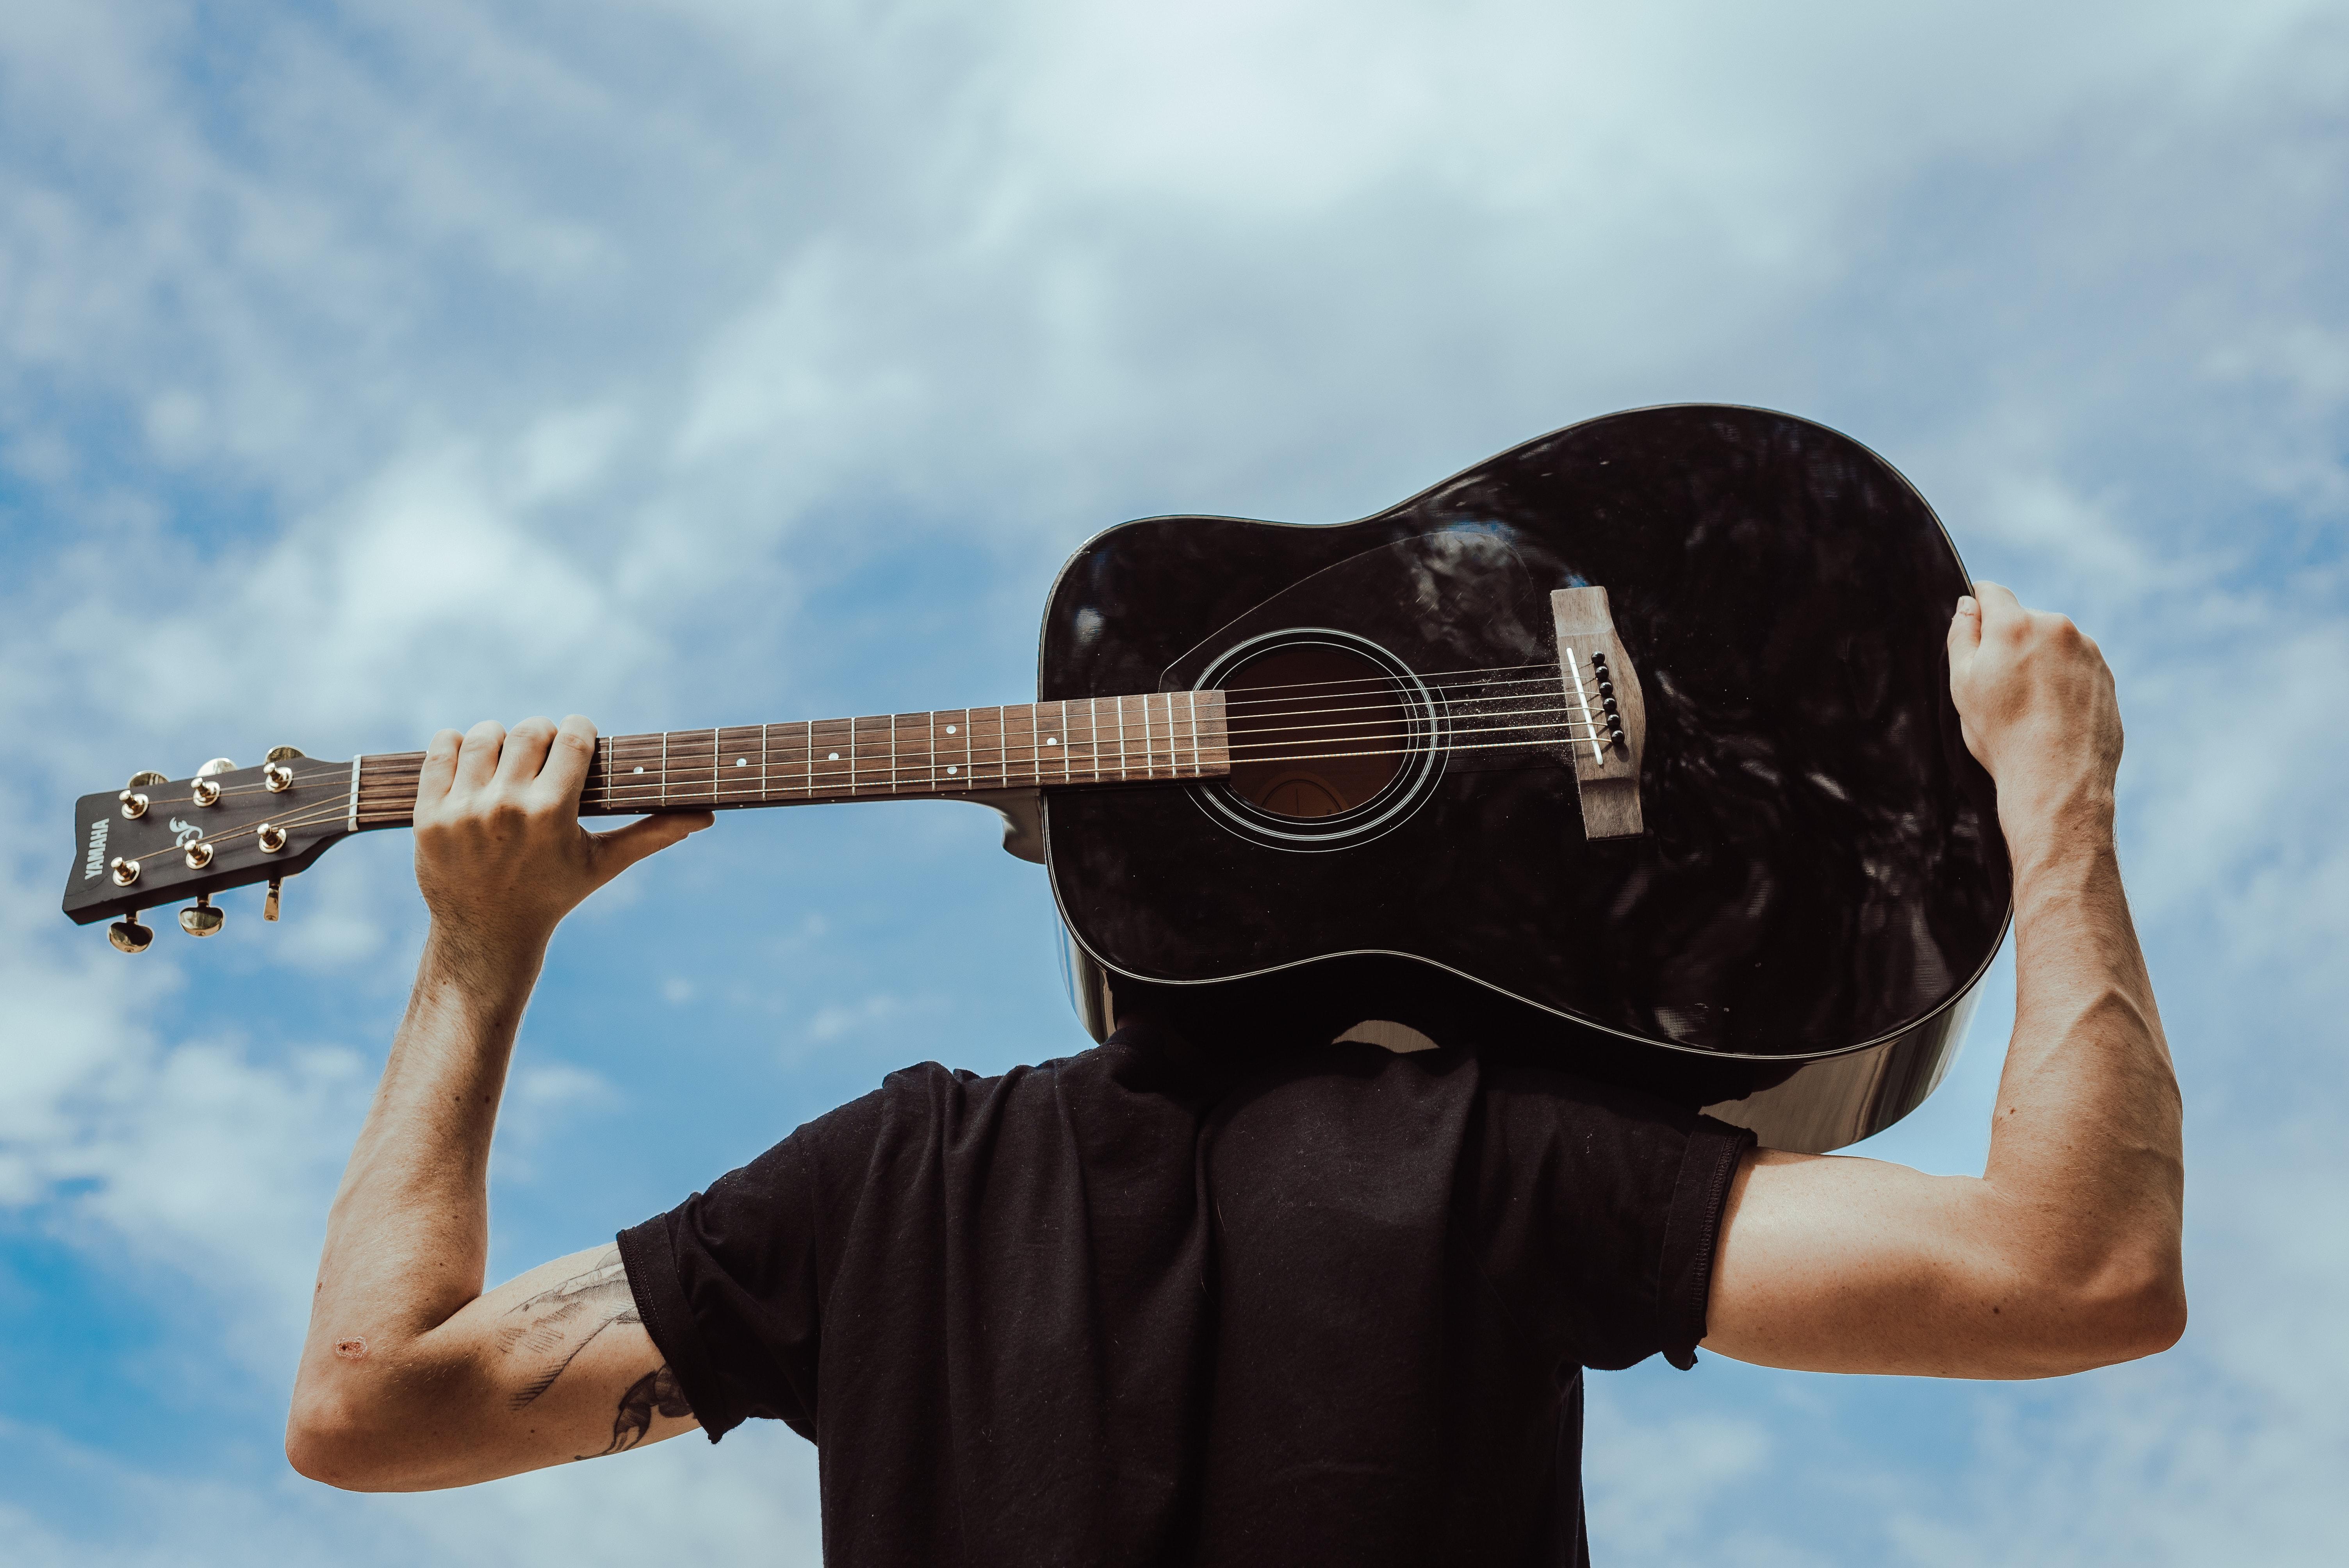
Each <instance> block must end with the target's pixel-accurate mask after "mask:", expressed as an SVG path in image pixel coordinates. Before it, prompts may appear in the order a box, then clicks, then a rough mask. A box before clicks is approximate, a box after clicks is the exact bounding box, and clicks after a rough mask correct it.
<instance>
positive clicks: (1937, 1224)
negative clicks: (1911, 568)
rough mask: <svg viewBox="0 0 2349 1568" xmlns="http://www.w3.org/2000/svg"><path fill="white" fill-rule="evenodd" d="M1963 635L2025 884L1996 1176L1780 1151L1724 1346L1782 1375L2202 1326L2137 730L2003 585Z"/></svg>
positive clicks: (2004, 1365)
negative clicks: (2181, 1247)
mask: <svg viewBox="0 0 2349 1568" xmlns="http://www.w3.org/2000/svg"><path fill="white" fill-rule="evenodd" d="M1980 595H1981V597H1980V601H1979V603H1976V602H1975V601H1972V600H1968V601H1964V602H1962V603H1961V605H1960V607H1959V612H1958V614H1957V616H1956V618H1955V620H1954V621H1953V623H1952V624H1951V632H1950V655H1951V693H1952V695H1953V696H1954V697H1955V698H1956V701H1957V705H1958V712H1959V715H1960V716H1961V718H1962V719H1963V720H1964V723H1965V734H1966V744H1967V745H1968V747H1969V748H1971V749H1972V751H1973V753H1974V755H1975V756H1976V757H1977V758H1980V759H1981V760H1982V764H1983V766H1984V767H1986V768H1988V769H1990V771H1991V774H1992V777H1993V778H1994V779H1996V780H1997V783H1998V809H1999V822H2000V826H2001V827H2002V829H2003V830H2004V831H2005V834H2006V841H2007V849H2008V852H2009V854H2010V856H2011V857H2012V860H2013V867H2014V956H2015V1014H2014V1035H2013V1039H2012V1040H2011V1041H2010V1042H2009V1043H2008V1046H2007V1054H2006V1068H2005V1071H2004V1073H2003V1075H2002V1078H2001V1079H2000V1083H1999V1096H1998V1105H1997V1109H1996V1112H1995V1119H1994V1121H1993V1123H1992V1129H1991V1143H1990V1158H1989V1162H1988V1165H1987V1167H1986V1168H1985V1170H1984V1171H1983V1173H1982V1175H1981V1176H1980V1177H1978V1178H1968V1177H1937V1176H1926V1175H1922V1174H1920V1173H1919V1172H1917V1171H1911V1170H1909V1169H1907V1168H1906V1167H1904V1166H1899V1165H1890V1164H1886V1163H1884V1162H1881V1161H1872V1160H1860V1159H1850V1158H1837V1157H1830V1156H1816V1155H1801V1154H1785V1153H1780V1152H1776V1151H1774V1150H1763V1151H1761V1152H1760V1153H1758V1154H1757V1155H1755V1156H1754V1157H1752V1158H1751V1159H1749V1160H1748V1161H1746V1164H1745V1166H1744V1169H1743V1170H1742V1171H1740V1172H1739V1174H1738V1178H1737V1181H1736V1184H1735V1185H1734V1187H1733V1189H1732V1191H1731V1195H1730V1208H1729V1212H1728V1216H1727V1219H1726V1221H1725V1223H1724V1229H1723V1235H1722V1241H1721V1250H1720V1253H1719V1256H1718V1258H1717V1260H1716V1262H1715V1265H1714V1272H1713V1294H1712V1296H1711V1304H1710V1308H1709V1311H1708V1318H1707V1323H1708V1332H1707V1334H1706V1337H1705V1341H1704V1343H1705V1345H1706V1346H1708V1347H1710V1348H1712V1349H1714V1350H1717V1351H1719V1352H1721V1353H1722V1354H1723V1355H1725V1356H1731V1357H1736V1358H1738V1359H1739V1360H1743V1361H1754V1362H1760V1363H1762V1364H1764V1365H1766V1366H1772V1367H1801V1368H1806V1369H1809V1370H1814V1371H1823V1372H1887V1373H1909V1374H1918V1375H1924V1376H1931V1377H2049V1376H2054V1375H2056V1374H2060V1373H2065V1372H2076V1371H2080V1370H2083V1369H2085V1368H2086V1367H2097V1366H2103V1365H2106V1364H2107V1363H2110V1362H2114V1361H2125V1360H2128V1359H2130V1358H2132V1357H2139V1356H2147V1355H2151V1354H2153V1353H2154V1352H2156V1351H2159V1350H2163V1349H2167V1348H2168V1346H2170V1345H2172V1344H2174V1343H2176V1341H2177V1339H2178V1336H2179V1335H2180V1334H2181V1333H2183V1332H2184V1331H2185V1326H2186V1291H2185V1283H2184V1275H2183V1272H2182V1269H2181V1266H2180V1263H2179V1256H2178V1239H2179V1228H2180V1224H2181V1220H2182V1208H2183V1203H2184V1192H2185V1159H2184V1153H2183V1150H2182V1146H2181V1143H2180V1137H2179V1104H2178V1085H2177V1080H2176V1078H2174V1077H2173V1076H2172V1074H2171V1071H2170V1063H2169V1051H2168V1045H2167V1043H2166V1042H2165V1041H2164V1039H2163V1037H2162V1032H2161V1019H2160V1016H2159V1014H2158V1012H2157V1011H2156V1010H2155V1007H2154V1000H2153V985H2152V981H2151V979H2150V977H2149V976H2148V975H2147V972H2146V966H2145V960H2144V958H2143V956H2142V955H2141V954H2139V952H2138V950H2137V933H2136V930H2135V928H2134V927H2133V926H2132V925H2131V923H2130V921H2129V913H2128V904H2127V900H2126V898H2125V897H2124V896H2123V894H2122V891H2121V878H2120V867H2119V863H2118V861H2117V860H2116V858H2115V855H2114V851H2113V776H2114V772H2115V770H2116V768H2117V766H2118V764H2119V760H2120V750H2121V727H2120V715H2119V709H2118V707H2117V705H2116V701H2115V698H2114V695H2113V685H2112V676H2111V674H2110V673H2109V672H2108V671H2107V670H2106V667H2105V663H2104V659H2103V657H2102V655H2100V654H2099V653H2098V652H2097V651H2096V647H2095V644H2094V643H2092V642H2090V641H2089V640H2088V639H2087V638H2086V637H2085V636H2083V635H2082V634H2080V633H2079V631H2078V630H2077V629H2076V628H2075V627H2074V626H2073V624H2072V623H2071V622H2070V621H2068V620H2066V619H2064V617H2063V616H2060V615H2049V614H2033V612H2031V611H2028V610H2025V609H2024V608H2023V606H2022V605H2021V604H2020V603H2017V602H2016V600H2015V597H2014V595H2013V594H2012V593H2008V592H2007V591H2006V590H2005V589H2003V588H2001V587H1999V586H1998V585H1996V584H1995V583H1983V584H1982V585H1981V586H1980Z"/></svg>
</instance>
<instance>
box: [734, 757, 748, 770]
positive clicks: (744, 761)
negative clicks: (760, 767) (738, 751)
mask: <svg viewBox="0 0 2349 1568" xmlns="http://www.w3.org/2000/svg"><path fill="white" fill-rule="evenodd" d="M734 766H735V767H737V768H748V767H750V758H747V757H738V758H735V759H734Z"/></svg>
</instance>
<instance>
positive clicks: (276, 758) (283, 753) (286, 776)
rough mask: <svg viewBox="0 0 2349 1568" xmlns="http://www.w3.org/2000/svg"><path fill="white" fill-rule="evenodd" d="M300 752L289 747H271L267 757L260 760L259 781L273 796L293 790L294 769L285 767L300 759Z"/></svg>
mask: <svg viewBox="0 0 2349 1568" xmlns="http://www.w3.org/2000/svg"><path fill="white" fill-rule="evenodd" d="M301 755H302V753H301V751H300V750H299V749H298V748H295V747H291V746H273V747H271V748H269V755H268V756H266V757H264V758H262V759H261V762H262V768H261V781H262V783H264V784H265V785H267V786H268V788H269V792H270V793H271V794H273V795H283V794H284V793H285V791H286V790H288V789H292V788H294V769H292V768H291V767H289V766H287V765H288V764H289V763H292V762H295V761H296V760H298V759H299V758H301Z"/></svg>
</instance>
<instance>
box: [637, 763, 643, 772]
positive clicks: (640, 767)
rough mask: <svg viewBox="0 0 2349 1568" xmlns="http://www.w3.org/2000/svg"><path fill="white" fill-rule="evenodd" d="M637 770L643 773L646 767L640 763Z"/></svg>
mask: <svg viewBox="0 0 2349 1568" xmlns="http://www.w3.org/2000/svg"><path fill="white" fill-rule="evenodd" d="M636 771H637V772H639V773H642V772H643V771H644V768H643V766H642V765H641V764H639V765H638V767H637V769H636Z"/></svg>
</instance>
